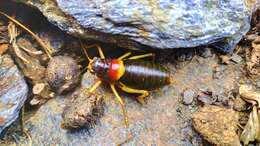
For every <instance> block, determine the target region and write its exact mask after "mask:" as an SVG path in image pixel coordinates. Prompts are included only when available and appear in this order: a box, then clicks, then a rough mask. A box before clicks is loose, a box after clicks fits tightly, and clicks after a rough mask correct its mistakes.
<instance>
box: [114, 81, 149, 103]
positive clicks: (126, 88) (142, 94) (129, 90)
mask: <svg viewBox="0 0 260 146" xmlns="http://www.w3.org/2000/svg"><path fill="white" fill-rule="evenodd" d="M119 88H120V89H122V90H123V91H125V92H127V93H134V94H141V95H140V96H138V97H137V100H138V101H139V102H140V103H141V104H144V98H145V97H146V96H148V95H149V92H148V91H146V90H138V89H133V88H130V87H127V86H126V85H124V84H122V83H120V86H119Z"/></svg>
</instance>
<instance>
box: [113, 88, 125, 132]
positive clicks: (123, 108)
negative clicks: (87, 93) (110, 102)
mask: <svg viewBox="0 0 260 146" xmlns="http://www.w3.org/2000/svg"><path fill="white" fill-rule="evenodd" d="M110 87H111V90H112V91H113V93H114V94H115V96H116V99H117V101H118V102H119V104H120V105H121V109H122V112H123V116H124V119H125V125H126V127H127V128H128V127H129V122H128V116H127V113H126V109H125V103H124V101H123V100H122V98H121V97H120V96H119V94H118V93H117V91H116V88H115V85H114V84H110Z"/></svg>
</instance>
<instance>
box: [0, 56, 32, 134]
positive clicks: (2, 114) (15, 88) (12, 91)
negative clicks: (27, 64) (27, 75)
mask: <svg viewBox="0 0 260 146" xmlns="http://www.w3.org/2000/svg"><path fill="white" fill-rule="evenodd" d="M27 93H28V86H27V84H26V82H25V80H24V77H23V75H22V74H21V72H20V71H19V70H18V68H17V67H16V65H15V64H14V62H13V60H12V59H11V57H10V56H9V55H4V56H0V133H1V132H2V131H3V130H4V129H5V128H6V127H8V126H9V125H10V124H12V123H13V122H14V121H15V120H16V119H17V118H18V115H19V111H20V109H21V108H22V106H23V104H24V102H25V100H26V98H27Z"/></svg>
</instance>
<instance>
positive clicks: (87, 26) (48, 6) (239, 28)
mask: <svg viewBox="0 0 260 146" xmlns="http://www.w3.org/2000/svg"><path fill="white" fill-rule="evenodd" d="M19 2H23V3H26V4H29V5H33V6H35V7H37V8H38V9H39V10H40V11H41V12H42V13H43V14H44V15H45V16H46V17H47V18H48V19H49V21H50V22H52V23H53V24H55V25H57V26H58V27H60V28H61V29H62V30H64V31H66V32H68V33H71V34H74V35H75V36H82V37H84V38H88V39H94V40H99V41H103V42H109V43H115V44H117V45H119V46H122V47H128V48H136V47H139V48H140V47H141V48H142V47H144V46H150V47H152V48H158V49H165V48H182V47H194V46H199V45H205V44H212V43H215V42H216V41H219V40H222V43H219V44H217V46H216V47H217V48H220V49H222V50H223V51H230V50H232V49H233V48H234V45H235V44H237V43H238V41H239V40H240V39H241V38H242V36H243V35H244V34H245V33H246V32H247V31H248V30H249V27H250V24H249V18H250V15H251V14H250V13H251V8H249V7H247V6H246V4H245V1H243V0H242V1H241V0H231V1H224V0H221V1H220V2H218V1H203V0H201V1H196V2H191V1H182V0H177V1H174V2H170V1H167V0H160V1H130V0H127V1H123V2H120V3H119V2H117V0H113V1H102V0H98V1H84V0H70V1H67V0H51V1H50V0H42V1H34V0H19Z"/></svg>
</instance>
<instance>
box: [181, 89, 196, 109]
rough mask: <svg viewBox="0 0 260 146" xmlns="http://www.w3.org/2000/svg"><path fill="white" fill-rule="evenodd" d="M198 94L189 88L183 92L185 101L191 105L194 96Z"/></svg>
mask: <svg viewBox="0 0 260 146" xmlns="http://www.w3.org/2000/svg"><path fill="white" fill-rule="evenodd" d="M195 96H196V94H195V92H194V91H193V90H191V89H187V90H185V91H184V92H183V103H184V104H185V105H190V104H192V102H193V99H194V97H195Z"/></svg>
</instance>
